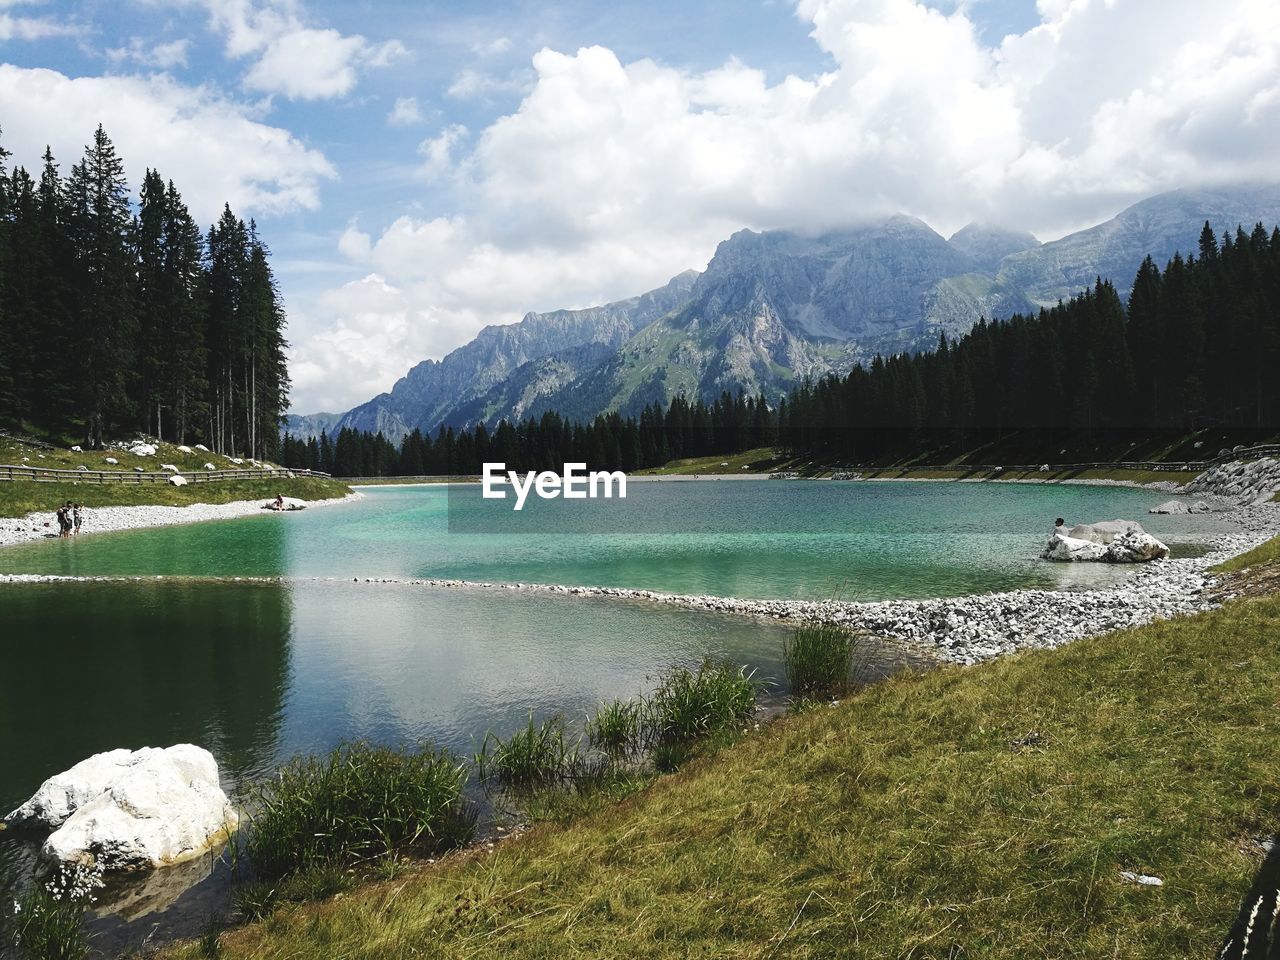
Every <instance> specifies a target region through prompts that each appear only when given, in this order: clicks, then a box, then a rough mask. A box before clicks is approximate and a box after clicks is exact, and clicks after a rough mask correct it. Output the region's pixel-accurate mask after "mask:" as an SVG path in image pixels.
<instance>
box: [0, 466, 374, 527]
mask: <svg viewBox="0 0 1280 960" xmlns="http://www.w3.org/2000/svg"><path fill="white" fill-rule="evenodd" d="M350 492H351V489H350V487H348V486H347V485H346V484H344V483H340V482H338V481H336V480H326V479H323V478H320V477H295V478H293V479H292V480H289V479H287V478H280V479H278V480H270V479H268V480H218V481H216V482H211V483H192V484H188V485H187V486H185V487H174V486H171V485H169V484H167V483H138V484H128V483H126V484H100V483H37V482H34V481H29V480H14V481H12V482H0V517H21V516H25V515H26V514H28V513H35V512H40V511H47V512H48V513H49V519H50V520H52V519H53V513H54V511H55V510H57V509H58V507H59V506H60V505H61V504H63V503H66V502H67V501H68V500H72V501H74V502H76V503H82V504H84V505H85V506H86V507H90V508H92V507H119V506H139V505H151V504H160V505H165V506H175V507H181V506H187V505H189V504H192V503H230V502H232V501H234V500H261V501H262V502H263V503H266V502H267V501H268V500H271V499H274V498H275V495H276V494H277V493H279V494H283V495H284V496H286V497H298V498H299V499H301V500H328V499H332V498H334V497H344V496H346V495H347V494H348V493H350Z"/></svg>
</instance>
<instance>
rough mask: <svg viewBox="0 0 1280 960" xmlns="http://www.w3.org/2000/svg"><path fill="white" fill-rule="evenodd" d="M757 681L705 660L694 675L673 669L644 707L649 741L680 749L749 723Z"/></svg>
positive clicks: (741, 671) (729, 666)
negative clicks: (710, 735)
mask: <svg viewBox="0 0 1280 960" xmlns="http://www.w3.org/2000/svg"><path fill="white" fill-rule="evenodd" d="M760 687H761V683H760V681H758V680H756V678H755V677H754V676H753V675H752V674H751V673H749V672H748V671H747V669H746V668H745V667H738V666H735V665H734V664H732V663H730V662H728V661H720V660H713V659H711V658H708V659H706V660H704V661H703V662H702V664H701V665H700V666H699V667H698V669H697V670H690V669H689V668H688V667H677V668H676V669H674V670H672V671H671V672H669V673H667V674H666V675H665V676H663V677H662V678H661V680H660V681H659V683H658V687H657V689H656V690H654V691H653V694H652V696H651V697H650V698H649V700H648V703H647V712H648V716H647V718H646V725H647V727H648V728H649V740H650V742H651V743H652V744H653V745H655V746H657V747H670V746H673V745H684V744H688V743H689V742H690V741H692V740H695V739H697V738H698V737H703V736H706V735H708V734H714V733H719V732H721V731H723V730H727V729H732V728H733V727H735V726H738V725H740V724H742V723H745V722H746V721H747V720H749V719H750V718H751V715H752V713H753V712H754V711H755V706H756V694H757V693H758V692H759V690H760Z"/></svg>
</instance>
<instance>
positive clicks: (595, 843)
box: [169, 597, 1280, 960]
mask: <svg viewBox="0 0 1280 960" xmlns="http://www.w3.org/2000/svg"><path fill="white" fill-rule="evenodd" d="M1278 628H1280V598H1275V597H1270V598H1265V599H1261V600H1250V601H1237V602H1233V603H1231V604H1228V605H1227V606H1226V607H1225V608H1223V609H1221V610H1218V611H1215V612H1212V613H1209V614H1204V615H1200V616H1197V617H1192V618H1182V619H1178V620H1174V621H1169V622H1164V623H1158V624H1154V625H1152V626H1149V627H1144V628H1141V629H1136V630H1129V631H1125V632H1122V633H1118V634H1113V635H1110V636H1106V637H1101V638H1097V639H1093V640H1085V641H1081V642H1079V643H1076V644H1074V645H1071V646H1069V647H1065V648H1062V649H1060V650H1056V651H1041V652H1031V653H1026V654H1023V655H1019V656H1016V657H1011V658H1008V659H1005V660H1002V661H997V662H994V663H991V664H987V665H983V666H979V667H973V668H967V669H959V668H952V669H942V670H938V671H935V672H933V673H930V674H926V675H923V676H916V677H903V678H898V679H894V680H891V681H888V682H886V683H884V684H881V685H879V686H875V687H872V688H869V689H867V690H865V691H864V692H862V693H860V694H858V695H855V696H853V697H850V698H848V699H846V700H845V701H844V702H843V703H842V704H840V705H839V706H838V707H835V708H827V707H821V708H817V709H814V710H812V711H810V712H808V713H805V714H802V715H800V716H797V717H792V718H788V719H786V720H783V721H780V722H778V723H777V724H775V725H772V726H769V727H766V728H765V729H764V730H762V731H760V732H759V733H752V734H748V735H746V736H745V738H744V739H742V740H741V741H739V742H738V743H737V744H735V745H733V746H731V747H728V748H725V749H723V750H721V751H719V752H718V753H714V754H712V755H710V756H707V757H704V758H703V759H701V760H698V761H696V762H694V763H693V764H691V765H690V766H688V767H686V768H685V769H684V771H683V772H682V773H680V774H678V775H675V776H671V777H665V778H662V779H659V780H658V781H656V782H655V783H654V784H653V785H652V786H650V787H648V788H647V789H645V790H643V791H642V792H641V793H639V794H636V795H634V796H632V797H630V798H629V799H627V800H626V801H624V802H622V803H620V804H617V805H613V806H608V807H605V808H604V809H601V810H596V811H595V812H592V813H590V814H589V815H585V816H583V817H580V818H579V819H577V820H575V821H573V822H572V823H571V825H569V826H568V827H554V826H541V827H538V828H535V829H534V830H532V831H531V832H529V833H527V834H525V835H524V836H522V837H520V838H518V839H516V840H513V841H510V842H507V843H503V844H499V845H498V846H497V847H496V849H494V850H492V851H483V850H482V851H473V852H470V853H466V854H463V855H460V856H455V857H451V858H446V859H445V860H443V861H442V862H440V863H439V864H436V865H434V866H432V867H423V868H421V869H419V870H418V871H416V872H414V873H411V874H409V875H407V876H401V877H400V878H398V879H397V880H395V881H394V882H391V883H385V884H375V885H371V886H368V887H364V888H361V889H359V890H356V891H352V892H349V893H346V894H345V895H344V896H343V897H342V898H341V899H336V900H332V901H328V902H324V903H319V904H313V905H310V906H304V907H295V908H289V909H285V910H282V911H280V912H277V913H276V914H274V915H273V916H271V917H270V918H269V919H268V920H266V921H265V922H262V923H258V924H255V925H252V926H249V927H246V928H243V929H240V930H236V931H231V932H228V933H225V934H223V935H222V937H221V938H220V945H219V949H218V950H217V951H216V953H217V955H219V956H224V957H255V958H285V957H289V958H296V960H303V958H317V960H319V958H330V957H344V958H375V957H390V956H394V957H409V956H449V957H530V958H532V957H539V958H542V957H598V956H627V957H667V956H699V957H702V956H707V957H773V956H787V957H835V956H868V957H908V956H909V957H914V958H925V957H936V958H942V957H948V958H961V957H965V958H977V957H982V958H984V960H985V958H1008V960H1014V958H1018V960H1022V958H1026V957H1062V956H1071V957H1097V958H1103V957H1107V958H1110V957H1126V958H1137V957H1146V958H1153V960H1154V958H1161V960H1164V958H1168V957H1173V956H1178V957H1183V956H1186V957H1192V956H1200V957H1208V956H1210V955H1212V952H1213V950H1214V949H1215V948H1216V946H1217V945H1218V944H1219V942H1220V941H1221V938H1222V937H1223V935H1224V934H1225V932H1226V930H1227V928H1228V927H1229V925H1230V923H1231V920H1232V919H1233V917H1234V915H1235V912H1236V910H1237V909H1238V906H1239V902H1240V898H1241V897H1242V895H1243V894H1244V892H1245V890H1246V888H1247V886H1248V884H1249V881H1250V878H1251V877H1252V875H1253V873H1254V872H1255V870H1256V869H1257V866H1258V863H1259V861H1260V856H1261V854H1260V851H1259V850H1258V848H1257V846H1256V845H1255V844H1254V843H1253V842H1252V841H1251V839H1250V838H1251V837H1253V836H1256V835H1259V834H1264V833H1270V832H1272V831H1274V830H1275V828H1276V824H1277V821H1278V820H1280V770H1278V768H1277V767H1276V765H1275V763H1274V757H1273V753H1274V749H1273V746H1274V743H1275V740H1276V737H1277V735H1280V715H1277V712H1276V710H1275V676H1276V673H1277V671H1278V670H1280V649H1278V648H1277V646H1276V644H1275V642H1274V638H1275V635H1276V631H1277V629H1278ZM1126 870H1127V871H1134V872H1136V873H1139V874H1151V875H1154V876H1157V877H1159V878H1161V879H1162V880H1163V881H1164V884H1163V886H1159V887H1150V886H1142V885H1138V884H1136V883H1132V882H1127V881H1126V880H1124V879H1123V878H1122V877H1121V875H1120V874H1121V871H1126ZM169 953H170V955H174V956H181V957H198V956H207V955H212V954H211V953H210V952H209V945H208V943H206V944H205V945H204V946H203V947H201V946H200V945H194V944H193V945H190V946H187V947H179V948H177V949H175V950H171V951H169Z"/></svg>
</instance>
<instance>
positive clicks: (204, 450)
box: [195, 443, 209, 453]
mask: <svg viewBox="0 0 1280 960" xmlns="http://www.w3.org/2000/svg"><path fill="white" fill-rule="evenodd" d="M195 449H196V450H199V451H200V452H201V453H208V452H209V448H208V447H206V446H205V445H204V444H203V443H197V444H196V445H195Z"/></svg>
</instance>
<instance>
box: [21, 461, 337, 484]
mask: <svg viewBox="0 0 1280 960" xmlns="http://www.w3.org/2000/svg"><path fill="white" fill-rule="evenodd" d="M173 476H181V477H183V478H184V479H185V480H186V481H187V482H188V483H216V482H217V481H220V480H262V479H267V478H270V479H282V478H288V477H324V478H328V476H329V474H327V473H321V472H320V471H319V470H285V469H280V470H269V469H267V468H266V467H246V468H244V469H243V470H189V471H179V472H178V473H176V474H175V473H172V472H170V471H168V470H146V471H138V470H56V469H53V468H51V467H32V466H29V465H27V464H21V465H12V464H3V463H0V481H5V480H34V481H35V482H37V483H114V484H122V483H123V484H128V483H134V484H137V483H168V482H169V478H170V477H173Z"/></svg>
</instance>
